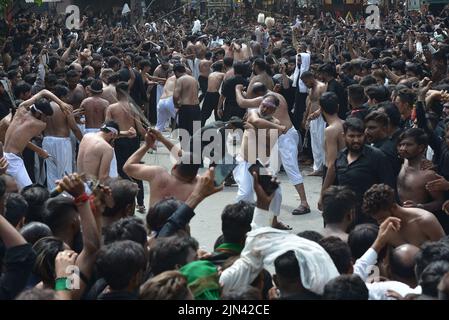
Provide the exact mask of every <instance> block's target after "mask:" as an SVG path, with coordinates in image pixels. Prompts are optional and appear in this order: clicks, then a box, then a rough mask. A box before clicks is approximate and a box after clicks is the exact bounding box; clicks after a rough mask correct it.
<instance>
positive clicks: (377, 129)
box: [365, 110, 389, 143]
mask: <svg viewBox="0 0 449 320" xmlns="http://www.w3.org/2000/svg"><path fill="white" fill-rule="evenodd" d="M388 125H389V120H388V116H387V114H386V113H385V112H382V111H378V110H375V111H372V112H370V113H369V114H368V115H367V116H366V117H365V136H366V141H367V142H369V143H376V142H378V141H381V140H383V139H385V138H387V137H388Z"/></svg>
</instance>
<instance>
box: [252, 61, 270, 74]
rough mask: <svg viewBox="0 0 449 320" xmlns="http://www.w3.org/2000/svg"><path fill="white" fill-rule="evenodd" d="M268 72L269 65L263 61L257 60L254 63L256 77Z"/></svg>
mask: <svg viewBox="0 0 449 320" xmlns="http://www.w3.org/2000/svg"><path fill="white" fill-rule="evenodd" d="M266 70H267V64H266V62H265V61H264V60H263V59H260V58H257V59H256V60H254V62H253V73H254V74H255V75H258V74H261V73H263V72H265V71H266Z"/></svg>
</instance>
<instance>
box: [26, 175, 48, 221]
mask: <svg viewBox="0 0 449 320" xmlns="http://www.w3.org/2000/svg"><path fill="white" fill-rule="evenodd" d="M20 194H21V195H22V196H23V197H24V198H25V200H26V202H28V210H27V212H26V215H25V223H29V222H32V221H38V222H43V216H44V211H45V202H46V201H47V200H48V198H50V192H49V191H48V190H47V189H46V188H44V187H43V186H41V185H38V184H33V185H30V186H27V187H25V188H23V189H22V191H21V192H20Z"/></svg>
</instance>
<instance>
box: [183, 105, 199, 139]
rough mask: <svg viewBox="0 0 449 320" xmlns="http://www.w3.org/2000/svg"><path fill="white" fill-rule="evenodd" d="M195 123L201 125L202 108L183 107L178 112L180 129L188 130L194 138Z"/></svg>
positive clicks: (197, 106)
mask: <svg viewBox="0 0 449 320" xmlns="http://www.w3.org/2000/svg"><path fill="white" fill-rule="evenodd" d="M194 121H198V125H200V124H201V109H200V106H199V105H196V106H191V105H181V106H180V108H179V111H178V128H180V129H185V130H187V131H188V132H189V134H190V136H192V135H193V129H194V128H193V123H194Z"/></svg>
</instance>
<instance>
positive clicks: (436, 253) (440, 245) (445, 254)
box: [415, 240, 449, 279]
mask: <svg viewBox="0 0 449 320" xmlns="http://www.w3.org/2000/svg"><path fill="white" fill-rule="evenodd" d="M439 260H443V261H449V243H447V242H445V241H442V240H440V241H437V242H430V241H429V242H425V243H424V244H422V245H421V247H420V251H419V252H418V253H417V254H416V257H415V276H416V279H420V278H421V274H422V273H423V271H424V269H425V268H426V267H427V266H428V265H430V264H431V263H432V262H435V261H439Z"/></svg>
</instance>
